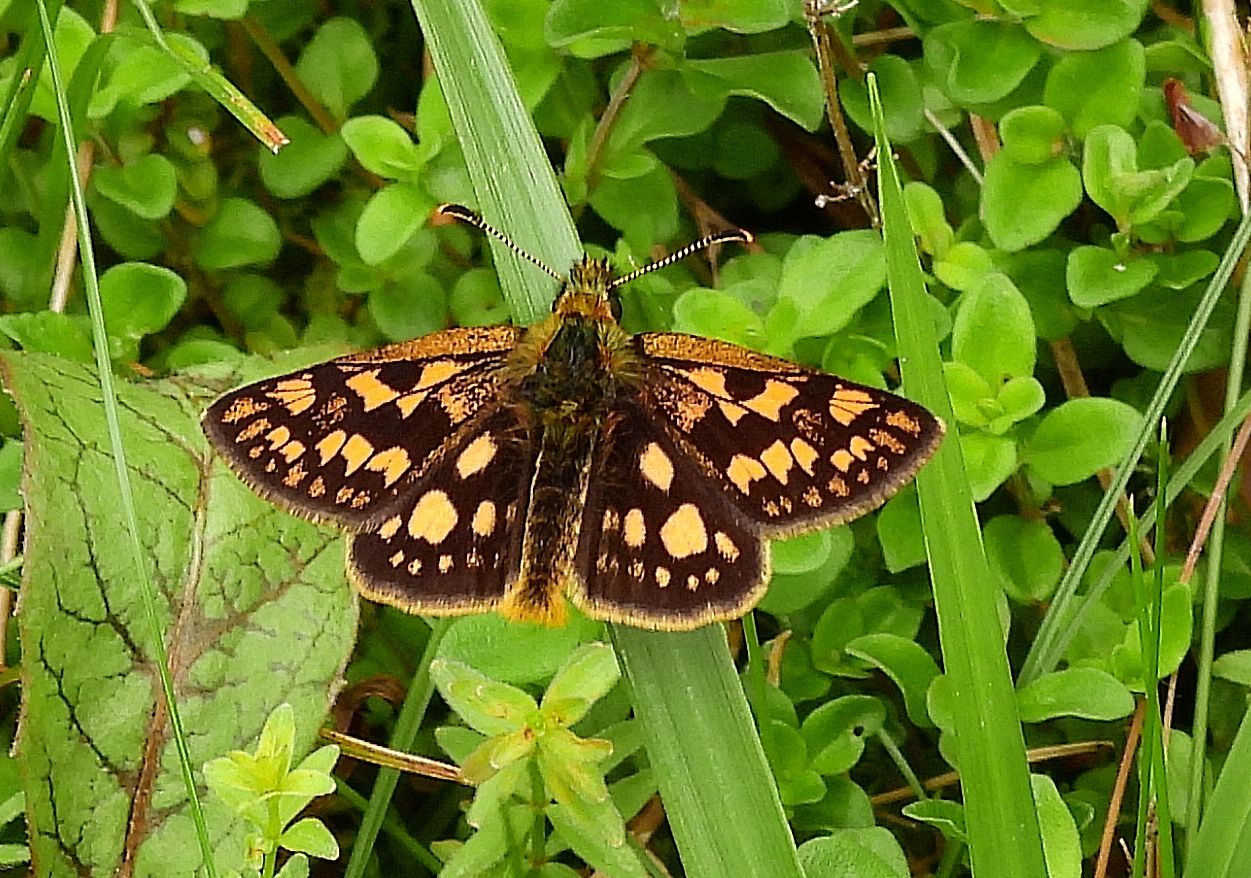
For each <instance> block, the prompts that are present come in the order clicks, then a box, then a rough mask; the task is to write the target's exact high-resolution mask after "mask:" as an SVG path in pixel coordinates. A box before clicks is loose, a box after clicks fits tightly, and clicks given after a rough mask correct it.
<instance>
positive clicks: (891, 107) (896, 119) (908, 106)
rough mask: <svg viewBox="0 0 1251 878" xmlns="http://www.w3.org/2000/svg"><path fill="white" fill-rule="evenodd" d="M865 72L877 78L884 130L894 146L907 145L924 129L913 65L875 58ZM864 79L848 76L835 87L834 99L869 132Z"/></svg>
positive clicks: (889, 57)
mask: <svg viewBox="0 0 1251 878" xmlns="http://www.w3.org/2000/svg"><path fill="white" fill-rule="evenodd" d="M868 72H869V73H872V74H873V75H874V76H876V77H877V82H878V88H880V89H881V90H882V100H883V102H884V103H885V105H886V130H887V132H888V133H889V134H890V138H891V140H892V141H893V142H895V143H909V142H911V141H913V140H915V139H916V138H917V137H919V136H920V135H921V133H922V132H923V131H924V127H925V101H924V98H923V95H922V93H921V82H920V80H919V79H918V78H917V74H916V70H914V69H913V66H912V65H911V64H909V63H908V62H907V61H905V60H904V59H903V58H900V57H899V56H898V55H889V54H885V55H879V56H878V57H876V58H874V59H873V61H872V62H871V63H870V64H869V69H868ZM865 82H866V80H865V79H862V78H857V77H848V78H846V79H845V80H843V81H842V82H841V83H840V84H839V90H838V96H839V97H840V98H841V99H842V101H843V108H844V109H846V110H847V115H848V116H849V117H850V118H851V120H852V121H853V122H855V123H856V125H857V126H859V128H860V129H861V130H862V131H872V130H873V116H872V114H871V113H870V112H869V92H868V90H867V88H866V87H865Z"/></svg>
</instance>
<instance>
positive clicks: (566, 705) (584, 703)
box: [541, 643, 621, 727]
mask: <svg viewBox="0 0 1251 878" xmlns="http://www.w3.org/2000/svg"><path fill="white" fill-rule="evenodd" d="M619 679H621V669H620V668H618V667H617V657H616V656H615V655H614V654H613V651H612V647H611V646H609V645H608V644H606V643H585V644H583V645H582V646H580V647H578V648H577V649H576V650H574V652H573V653H572V654H571V655H570V656H569V658H568V659H566V660H565V663H564V664H563V665H562V666H561V668H560V670H559V671H557V672H556V676H555V677H553V678H552V682H551V683H550V684H549V685H548V687H547V692H546V693H544V695H543V701H542V705H541V706H542V709H543V711H544V713H547V714H549V717H550V719H551V720H552V721H553V722H555V723H557V724H559V725H561V726H566V727H568V726H571V725H573V724H574V723H576V722H577V721H578V720H580V719H582V717H584V716H586V712H587V711H588V710H589V709H590V708H591V705H592V704H594V703H595V702H596V701H598V700H599V699H601V698H603V697H604V696H605V695H607V694H608V690H610V689H611V688H612V687H613V686H615V685H617V681H618V680H619ZM557 707H558V708H559V709H557ZM553 714H554V715H553Z"/></svg>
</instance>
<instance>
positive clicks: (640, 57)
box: [586, 45, 652, 188]
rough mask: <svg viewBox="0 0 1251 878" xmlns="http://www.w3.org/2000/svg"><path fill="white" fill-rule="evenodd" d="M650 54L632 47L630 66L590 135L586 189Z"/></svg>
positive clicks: (593, 177)
mask: <svg viewBox="0 0 1251 878" xmlns="http://www.w3.org/2000/svg"><path fill="white" fill-rule="evenodd" d="M651 54H652V53H651V49H649V48H646V47H643V46H638V45H636V46H635V47H634V50H633V51H632V52H631V53H630V65H629V66H628V67H627V68H626V72H625V74H624V75H623V76H622V77H621V81H620V82H619V83H617V88H616V89H615V90H614V91H613V93H612V97H610V98H609V99H608V106H606V107H605V108H604V114H603V115H602V116H600V117H599V122H597V123H596V125H595V131H594V132H593V133H592V134H591V142H590V144H589V145H588V146H587V148H586V182H587V187H588V188H590V186H591V185H592V184H593V182H594V180H595V178H596V177H598V176H599V171H598V167H599V160H600V155H601V154H602V153H603V151H604V147H605V146H606V145H607V144H608V136H609V135H610V134H611V133H612V129H613V127H614V126H616V124H617V118H618V117H619V116H620V115H621V110H622V108H623V107H625V102H626V99H627V98H628V97H630V92H632V91H634V86H635V85H636V84H637V83H638V81H639V77H640V76H642V75H643V71H644V70H646V69H647V62H648V61H649V60H650V59H651Z"/></svg>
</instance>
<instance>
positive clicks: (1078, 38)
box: [1024, 0, 1148, 75]
mask: <svg viewBox="0 0 1251 878" xmlns="http://www.w3.org/2000/svg"><path fill="white" fill-rule="evenodd" d="M1147 3H1148V0H1102V2H1099V3H1089V2H1086V0H1045V2H1041V3H1039V4H1038V14H1037V15H1032V16H1030V17H1028V18H1026V19H1025V21H1024V24H1025V29H1026V30H1027V31H1029V32H1030V33H1031V34H1033V35H1034V36H1035V37H1036V38H1038V39H1040V40H1042V41H1043V42H1044V43H1048V44H1050V45H1052V46H1055V47H1057V48H1060V49H1078V50H1089V49H1100V48H1102V47H1104V46H1107V45H1109V44H1111V43H1114V42H1116V41H1117V40H1119V39H1121V38H1123V37H1127V36H1129V35H1130V34H1132V33H1133V32H1134V31H1135V30H1136V29H1137V28H1138V25H1139V23H1140V22H1141V21H1142V17H1143V13H1145V12H1146V10H1147ZM1103 73H1104V71H1100V74H1101V75H1102V74H1103Z"/></svg>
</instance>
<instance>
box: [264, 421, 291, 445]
mask: <svg viewBox="0 0 1251 878" xmlns="http://www.w3.org/2000/svg"><path fill="white" fill-rule="evenodd" d="M265 438H266V439H268V440H269V450H270V451H277V450H278V449H279V448H281V447H282V446H284V445H286V444H287V440H289V439H290V438H291V431H290V430H288V429H287V428H286V427H281V426H279V427H274V429H272V430H270V431H269V432H268V433H266V434H265Z"/></svg>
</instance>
